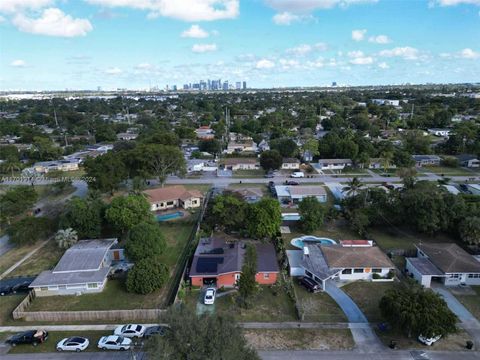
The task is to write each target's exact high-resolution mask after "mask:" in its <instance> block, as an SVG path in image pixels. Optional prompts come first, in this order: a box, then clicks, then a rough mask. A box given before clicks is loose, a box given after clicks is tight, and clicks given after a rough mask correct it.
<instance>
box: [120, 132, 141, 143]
mask: <svg viewBox="0 0 480 360" xmlns="http://www.w3.org/2000/svg"><path fill="white" fill-rule="evenodd" d="M137 137H138V134H133V133H128V132H124V133H118V134H117V139H118V140H124V141H130V140H135V139H136V138H137Z"/></svg>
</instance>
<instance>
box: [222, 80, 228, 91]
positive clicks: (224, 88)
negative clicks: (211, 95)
mask: <svg viewBox="0 0 480 360" xmlns="http://www.w3.org/2000/svg"><path fill="white" fill-rule="evenodd" d="M223 90H228V80H225V81H224V82H223Z"/></svg>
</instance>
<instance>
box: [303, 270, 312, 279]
mask: <svg viewBox="0 0 480 360" xmlns="http://www.w3.org/2000/svg"><path fill="white" fill-rule="evenodd" d="M305 275H307V276H308V277H311V278H313V274H312V273H311V272H310V271H307V270H305Z"/></svg>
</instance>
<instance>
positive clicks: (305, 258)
mask: <svg viewBox="0 0 480 360" xmlns="http://www.w3.org/2000/svg"><path fill="white" fill-rule="evenodd" d="M296 251H297V253H295V254H292V252H293V251H290V254H289V256H288V259H289V260H290V259H292V261H293V262H294V263H290V274H291V275H292V276H306V277H309V278H311V279H313V280H315V281H316V282H318V283H319V284H320V285H321V286H322V289H323V290H325V285H326V281H327V280H329V279H338V280H344V281H354V280H376V279H377V278H378V280H383V281H389V280H391V279H392V278H393V276H391V274H392V273H391V272H393V271H394V269H395V265H393V263H392V261H391V260H390V259H389V258H388V256H387V255H385V254H384V253H383V252H382V250H380V248H378V247H377V246H342V245H322V244H320V243H309V242H306V243H305V245H304V248H303V252H302V250H296ZM300 254H301V255H300ZM300 256H301V257H300ZM375 274H376V275H375Z"/></svg>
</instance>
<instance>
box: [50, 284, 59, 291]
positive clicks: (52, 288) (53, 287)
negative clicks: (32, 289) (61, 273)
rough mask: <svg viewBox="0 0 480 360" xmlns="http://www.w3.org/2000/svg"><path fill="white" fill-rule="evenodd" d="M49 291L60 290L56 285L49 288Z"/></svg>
mask: <svg viewBox="0 0 480 360" xmlns="http://www.w3.org/2000/svg"><path fill="white" fill-rule="evenodd" d="M48 290H58V286H56V285H54V286H49V287H48Z"/></svg>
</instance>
